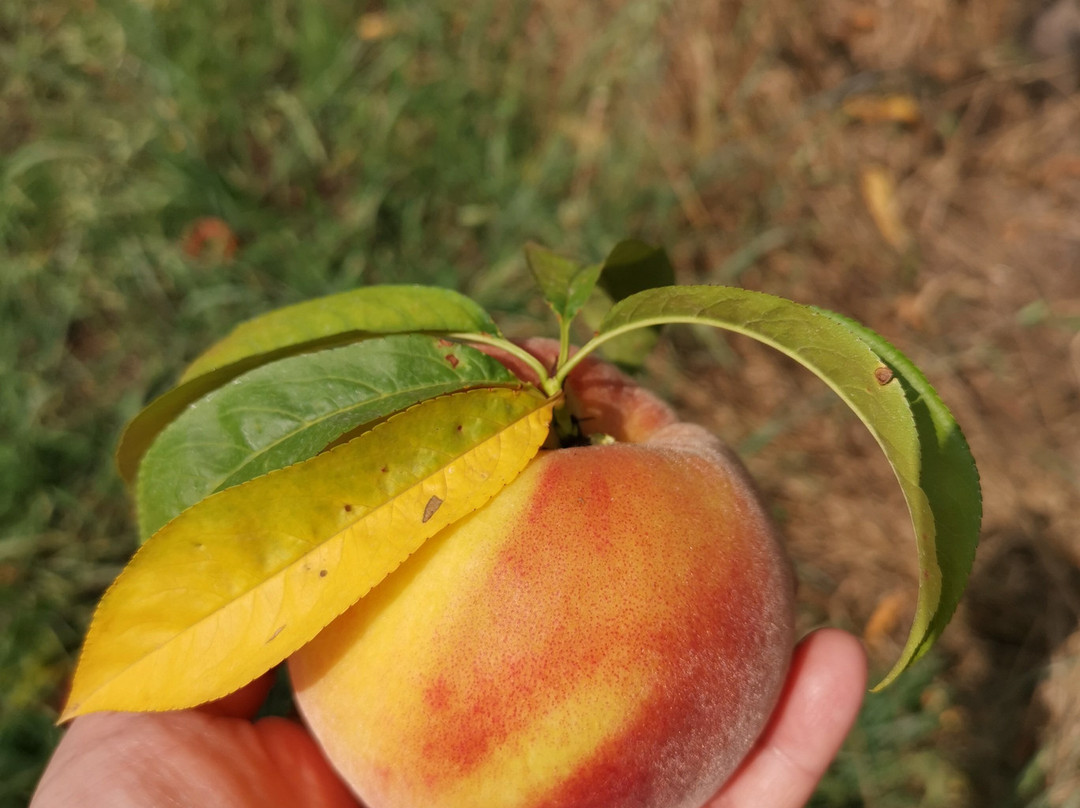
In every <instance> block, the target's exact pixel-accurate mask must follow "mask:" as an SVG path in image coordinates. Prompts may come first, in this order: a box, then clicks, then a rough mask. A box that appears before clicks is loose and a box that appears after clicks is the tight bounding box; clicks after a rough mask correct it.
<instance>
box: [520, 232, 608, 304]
mask: <svg viewBox="0 0 1080 808" xmlns="http://www.w3.org/2000/svg"><path fill="white" fill-rule="evenodd" d="M525 260H526V262H527V263H528V265H529V271H530V272H532V276H533V278H534V279H535V280H536V285H537V286H539V287H540V291H541V292H542V293H543V295H544V299H545V300H547V303H548V305H549V306H551V308H552V310H553V311H554V312H555V316H556V317H558V318H559V322H568V321H569V320H571V319H573V317H574V315H575V314H577V313H578V310H580V309H581V307H582V306H583V305H585V301H586V300H588V299H589V294H590V293H591V292H592V290H593V287H595V286H596V280H597V278H598V277H599V276H600V266H599V265H593V266H585V267H583V266H581V265H580V264H578V263H577V262H576V261H571V260H570V259H569V258H564V257H562V256H561V255H558V254H556V253H554V252H552V251H551V250H549V249H547V248H545V247H541V246H540V245H538V244H526V245H525Z"/></svg>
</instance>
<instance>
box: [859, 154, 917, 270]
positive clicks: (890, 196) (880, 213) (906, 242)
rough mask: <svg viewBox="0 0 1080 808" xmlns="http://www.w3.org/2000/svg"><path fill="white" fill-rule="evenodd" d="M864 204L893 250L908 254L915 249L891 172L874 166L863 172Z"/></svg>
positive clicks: (861, 181)
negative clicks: (904, 220)
mask: <svg viewBox="0 0 1080 808" xmlns="http://www.w3.org/2000/svg"><path fill="white" fill-rule="evenodd" d="M859 184H860V186H861V189H862V195H863V201H864V202H865V203H866V207H867V209H868V210H869V211H870V216H871V217H872V218H873V220H874V224H876V225H877V229H878V231H879V232H880V233H881V235H882V237H883V238H884V239H885V241H887V242H888V243H889V246H891V247H892V248H893V249H895V250H897V251H898V252H904V251H905V250H907V249H908V247H910V246H911V235H910V234H909V233H908V231H907V228H906V227H904V222H903V220H902V218H901V214H900V204H899V203H898V202H897V199H896V183H895V182H894V181H893V177H892V174H891V173H890V171H889V169H887V168H885V167H884V166H879V165H871V166H866V167H864V168H863V169H862V172H861V174H860V176H859Z"/></svg>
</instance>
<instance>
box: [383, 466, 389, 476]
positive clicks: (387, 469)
mask: <svg viewBox="0 0 1080 808" xmlns="http://www.w3.org/2000/svg"><path fill="white" fill-rule="evenodd" d="M388 471H390V468H389V466H383V467H382V473H383V474H386V472H388Z"/></svg>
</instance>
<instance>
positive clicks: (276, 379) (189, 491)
mask: <svg viewBox="0 0 1080 808" xmlns="http://www.w3.org/2000/svg"><path fill="white" fill-rule="evenodd" d="M515 384H519V382H518V380H517V379H516V377H515V376H514V375H513V374H511V373H510V371H508V370H507V369H506V368H505V367H504V366H503V365H501V364H500V363H499V362H497V361H496V360H494V359H492V358H491V357H489V356H487V355H486V354H483V353H480V352H479V351H477V350H475V349H474V348H470V347H468V346H464V345H456V344H454V343H450V342H447V341H445V340H441V339H438V338H436V337H429V336H426V335H423V334H399V335H393V336H389V337H380V338H375V339H369V340H364V341H363V342H358V343H355V344H353V345H346V346H344V347H341V348H333V349H329V350H325V351H318V352H316V353H309V354H302V355H300V356H293V357H288V358H286V359H281V360H278V361H277V362H272V363H270V364H268V365H263V366H262V367H259V368H256V369H255V370H252V371H249V372H248V373H245V374H244V375H242V376H239V377H237V378H236V379H234V380H233V381H232V383H231V384H228V385H226V386H225V387H221V388H219V389H217V390H214V391H213V392H211V393H210V394H208V395H206V396H204V397H203V398H201V399H199V400H198V401H196V402H195V403H193V404H192V405H190V406H189V407H188V408H187V409H186V410H184V412H183V413H181V414H180V416H179V417H177V418H176V420H174V421H172V422H171V423H170V424H169V425H168V426H166V427H165V429H164V430H162V432H161V434H160V435H158V437H157V439H156V440H155V441H154V443H153V444H152V445H151V447H150V449H149V450H148V451H147V453H146V456H145V457H144V458H143V461H142V464H141V465H140V467H139V476H138V482H137V486H136V503H137V507H138V514H139V528H140V533H141V534H142V536H143V537H144V538H145V537H148V536H150V535H151V534H153V533H154V532H155V531H156V530H158V529H159V528H160V527H161V526H162V525H164V524H165V523H166V522H168V521H169V520H170V519H172V518H173V517H175V516H176V515H177V514H179V513H180V512H181V511H183V510H184V509H185V508H187V507H189V506H191V505H194V504H195V503H196V502H198V501H199V500H201V499H203V498H204V497H207V496H209V495H210V494H212V493H214V492H215V491H219V490H221V489H223V488H228V487H229V486H233V485H237V484H239V483H243V482H246V481H247V480H250V479H252V478H254V477H258V476H259V475H261V474H265V473H266V472H268V471H272V470H274V469H277V468H281V467H283V466H288V465H291V464H293V463H296V462H298V461H300V460H306V459H307V458H309V457H312V456H313V455H315V454H317V453H318V452H320V451H322V450H323V449H324V448H325V447H326V446H328V445H329V444H330V443H331V442H332V441H334V440H335V439H337V438H338V437H340V436H341V435H343V434H345V433H347V432H349V431H350V430H353V429H355V428H356V427H359V426H361V425H363V424H367V423H369V422H371V421H374V420H376V419H379V418H383V417H385V416H387V415H390V414H391V413H394V412H397V411H399V410H403V409H405V408H406V407H409V406H412V405H413V404H416V403H417V402H419V401H423V400H424V399H428V398H433V397H435V396H438V395H442V394H445V393H450V392H453V391H455V390H460V389H463V388H466V387H491V386H496V385H515Z"/></svg>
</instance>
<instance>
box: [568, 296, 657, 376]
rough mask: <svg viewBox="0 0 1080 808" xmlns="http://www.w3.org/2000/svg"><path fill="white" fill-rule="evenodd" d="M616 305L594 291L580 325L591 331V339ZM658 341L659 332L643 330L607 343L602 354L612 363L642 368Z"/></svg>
mask: <svg viewBox="0 0 1080 808" xmlns="http://www.w3.org/2000/svg"><path fill="white" fill-rule="evenodd" d="M613 305H614V301H613V300H612V299H611V297H609V296H608V293H607V292H605V291H604V290H603V289H601V288H599V287H597V288H595V289H593V292H592V294H591V295H590V296H589V299H588V301H586V303H585V305H584V306H582V308H581V322H582V323H584V325H585V327H586V328H587V329H588V333H589V336H590V337H591V336H592V335H593V334H595V333H596V332H597V331H598V330H599V328H600V323H602V322H603V321H604V318H605V317H606V316H607V313H608V312H609V311H611V307H612V306H613ZM659 338H660V329H659V328H640V329H638V330H636V331H629V332H627V333H625V334H623V335H621V336H618V337H616V338H615V339H612V340H608V341H607V342H605V343H604V344H603V345H602V346H601V347H600V353H601V354H602V355H603V357H604V358H605V359H607V360H608V361H609V362H614V363H615V364H617V365H621V366H622V367H624V368H639V367H641V366H642V365H644V364H645V359H646V357H648V355H649V354H650V353H651V352H652V350H653V348H655V347H656V343H657V341H658V340H659Z"/></svg>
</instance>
